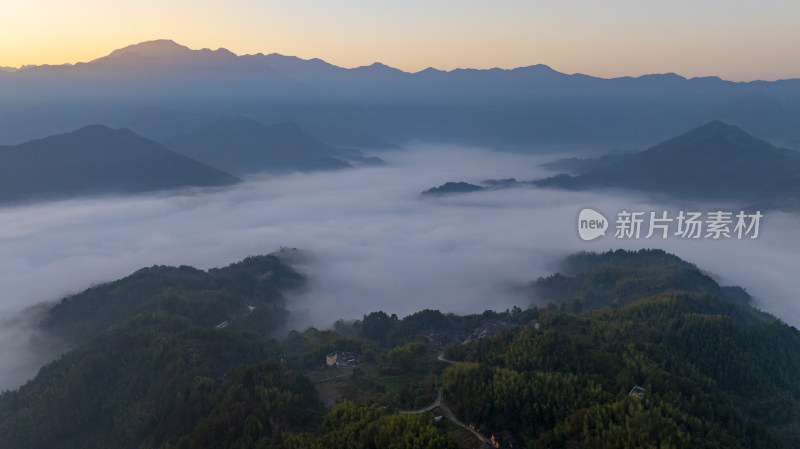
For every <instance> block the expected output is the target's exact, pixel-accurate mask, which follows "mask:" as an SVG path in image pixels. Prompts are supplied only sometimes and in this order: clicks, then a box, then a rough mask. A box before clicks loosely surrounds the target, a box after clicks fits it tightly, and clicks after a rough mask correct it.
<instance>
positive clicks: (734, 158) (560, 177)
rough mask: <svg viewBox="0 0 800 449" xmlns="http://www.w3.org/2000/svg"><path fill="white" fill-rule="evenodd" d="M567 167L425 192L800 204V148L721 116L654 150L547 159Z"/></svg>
mask: <svg viewBox="0 0 800 449" xmlns="http://www.w3.org/2000/svg"><path fill="white" fill-rule="evenodd" d="M542 165H543V166H544V167H546V168H549V169H551V170H556V171H562V172H564V173H560V174H557V175H555V176H551V177H548V178H543V179H537V180H533V181H517V180H516V179H514V178H509V179H501V180H495V179H488V180H485V181H482V182H481V183H480V185H474V184H468V183H464V182H461V183H456V182H448V183H446V184H443V185H441V186H439V187H435V188H431V189H428V190H426V191H424V192H423V193H425V194H431V193H439V194H441V193H467V192H472V191H477V190H486V189H504V188H510V187H518V186H525V185H528V186H529V185H534V186H537V187H555V188H562V189H568V190H597V189H605V188H615V189H626V190H635V191H641V192H647V193H649V194H653V195H658V196H662V197H663V196H667V197H671V198H673V199H685V200H686V199H688V200H727V201H736V202H739V203H742V204H743V205H744V206H745V207H748V208H750V207H754V208H755V207H760V208H768V209H772V208H789V209H796V208H798V207H800V152H797V151H795V150H789V149H781V148H776V147H775V146H773V145H772V144H770V143H769V142H767V141H765V140H761V139H758V138H756V137H753V136H752V135H750V134H748V133H746V132H744V131H743V130H742V129H740V128H739V127H736V126H733V125H728V124H725V123H723V122H721V121H713V122H709V123H707V124H705V125H703V126H700V127H698V128H695V129H692V130H690V131H688V132H685V133H683V134H681V135H679V136H677V137H674V138H672V139H668V140H666V141H664V142H661V143H659V144H658V145H655V146H653V147H651V148H649V149H647V150H643V151H634V152H618V153H611V154H606V155H603V156H600V157H596V158H575V157H572V158H565V159H558V160H555V161H552V162H548V163H545V164H542Z"/></svg>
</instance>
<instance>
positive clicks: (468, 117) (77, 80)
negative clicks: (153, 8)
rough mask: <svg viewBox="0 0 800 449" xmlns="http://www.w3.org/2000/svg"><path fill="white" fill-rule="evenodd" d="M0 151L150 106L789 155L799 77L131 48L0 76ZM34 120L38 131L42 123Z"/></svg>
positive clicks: (351, 130)
mask: <svg viewBox="0 0 800 449" xmlns="http://www.w3.org/2000/svg"><path fill="white" fill-rule="evenodd" d="M0 104H2V105H3V106H2V107H0V123H4V126H3V127H2V128H1V129H0V142H3V143H6V144H10V143H19V142H23V141H26V140H30V139H32V138H37V137H40V136H42V135H49V134H53V133H55V132H63V129H65V128H66V129H70V128H72V129H74V128H76V127H78V126H81V125H82V124H86V123H103V124H106V125H108V126H114V127H126V128H130V129H133V130H136V131H137V132H140V133H142V135H144V136H146V137H151V138H159V139H161V138H168V137H174V136H177V135H180V134H182V133H185V127H183V126H181V124H180V123H173V126H174V130H173V131H170V130H168V129H164V127H163V126H162V127H161V128H160V129H159V130H158V133H159V136H156V135H155V134H150V130H149V129H145V128H141V129H139V128H136V127H135V126H133V125H134V124H133V123H132V121H133V119H132V116H136V115H138V111H142V110H146V109H150V108H155V109H161V110H164V109H167V110H171V111H174V112H176V114H175V115H174V117H178V114H177V113H184V114H186V116H187V120H192V117H196V115H197V114H200V115H203V114H205V115H211V116H214V117H218V116H220V115H228V116H237V115H241V116H247V117H251V118H253V119H254V120H257V121H259V122H262V123H281V122H289V121H291V122H294V123H297V124H298V126H300V127H301V128H302V129H304V130H307V131H309V132H310V133H311V134H313V135H315V136H318V137H319V138H321V139H322V140H323V141H325V142H328V143H330V144H332V145H334V146H343V147H353V148H361V149H365V148H367V149H376V148H390V147H393V144H401V145H402V144H405V143H407V142H409V141H412V140H415V139H417V140H427V141H448V142H451V143H470V144H478V145H488V146H492V147H496V148H501V149H514V150H518V151H552V150H559V149H564V148H568V149H571V150H582V151H585V152H590V151H599V150H602V151H608V150H611V149H618V148H646V147H649V146H652V145H653V144H654V143H656V142H659V141H662V140H664V139H667V138H669V137H670V136H674V135H676V134H678V133H679V132H681V131H682V130H685V129H690V128H693V127H696V126H698V125H700V124H702V123H707V122H709V121H712V120H724V121H726V122H727V123H730V124H733V125H736V126H738V127H740V128H742V129H743V130H745V131H747V132H749V133H753V134H756V135H758V136H760V137H762V138H763V139H765V140H767V141H769V142H771V143H773V144H774V145H777V146H781V147H788V148H795V149H796V148H800V79H791V80H780V81H772V82H767V81H752V82H744V83H740V82H731V81H725V80H722V79H719V78H716V77H706V78H691V79H686V78H684V77H681V76H679V75H676V74H671V73H668V74H654V75H646V76H640V77H636V78H633V77H620V78H613V79H604V78H597V77H592V76H588V75H582V74H565V73H560V72H558V71H556V70H554V69H552V68H550V67H548V66H546V65H541V64H538V65H531V66H528V67H519V68H515V69H499V68H494V69H486V70H477V69H456V70H450V71H442V70H436V69H433V68H429V69H426V70H423V71H420V72H417V73H408V72H403V71H401V70H398V69H395V68H392V67H388V66H386V65H384V64H381V63H374V64H371V65H366V66H362V67H356V68H342V67H337V66H335V65H333V64H329V63H327V62H325V61H322V60H320V59H308V60H305V59H300V58H296V57H292V56H285V55H279V54H274V53H273V54H266V55H264V54H255V55H242V56H237V55H235V54H233V53H232V52H230V51H228V50H225V49H218V50H209V49H203V50H191V49H189V48H187V47H185V46H182V45H179V44H177V43H175V42H173V41H169V40H159V41H151V42H144V43H140V44H136V45H131V46H128V47H125V48H122V49H119V50H115V51H113V52H111V53H110V54H109V55H107V56H104V57H101V58H98V59H95V60H93V61H90V62H86V63H79V64H74V65H61V66H32V67H23V68H20V69H19V70H15V71H11V72H5V71H2V72H0ZM43 118H46V120H43Z"/></svg>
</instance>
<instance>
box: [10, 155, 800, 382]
mask: <svg viewBox="0 0 800 449" xmlns="http://www.w3.org/2000/svg"><path fill="white" fill-rule="evenodd" d="M382 156H383V157H385V158H386V159H387V161H388V162H390V163H389V164H388V165H386V166H380V167H369V168H359V169H353V170H344V171H335V172H324V173H311V174H300V173H297V174H292V175H286V176H270V177H264V178H257V179H250V180H249V182H246V183H243V184H240V185H237V186H234V187H232V188H229V189H223V190H220V191H216V192H206V193H205V194H202V195H198V194H195V193H194V192H192V191H188V192H177V193H176V192H173V193H170V194H156V195H137V196H129V197H124V198H101V199H91V198H89V199H87V198H83V199H73V200H67V201H59V202H50V203H36V204H32V205H28V206H20V207H3V208H0V223H2V224H3V225H2V226H1V227H0V285H2V286H3V288H2V290H0V390H3V389H4V388H13V387H15V386H17V385H19V384H20V383H21V382H23V381H24V380H25V379H27V378H29V377H30V376H32V375H33V374H35V373H36V370H37V369H38V367H39V366H41V364H42V363H44V362H46V361H47V360H48V359H47V358H48V357H52V356H53V354H52V353H48V352H47V351H43V348H44V347H45V346H46V345H45V344H44V342H43V340H42V338H43V337H42V336H41V335H39V334H38V333H37V332H36V331H35V330H34V327H31V324H33V323H35V322H36V320H35V317H36V315H35V314H33V312H32V311H30V310H28V311H26V312H23V310H25V309H26V308H27V307H30V306H34V305H36V304H40V303H52V302H54V301H57V300H59V299H60V298H63V297H64V296H66V295H68V294H73V293H79V292H81V291H83V290H85V289H86V288H88V287H90V286H91V285H93V284H97V283H102V282H108V281H112V280H115V279H118V278H121V277H124V276H126V275H128V274H130V273H132V272H134V271H136V270H137V269H139V268H142V267H147V266H152V265H155V264H158V265H173V266H175V265H181V264H186V265H192V266H195V267H198V268H202V269H207V268H211V267H220V266H226V265H228V264H230V263H233V262H236V261H239V260H241V259H244V258H245V257H247V256H249V255H256V254H267V253H270V252H273V251H276V250H278V249H279V248H280V247H281V246H284V247H296V248H299V249H300V250H301V254H302V256H303V257H302V258H300V259H298V260H297V261H296V262H295V263H293V264H292V265H293V266H294V267H295V268H296V269H297V270H298V271H300V272H302V273H304V274H306V275H307V277H308V280H309V281H308V282H309V285H308V288H307V289H306V290H304V291H302V292H293V293H291V295H290V298H289V301H288V308H289V309H290V311H291V313H292V317H293V319H294V320H295V321H293V322H292V323H291V327H292V328H295V329H300V330H302V329H305V328H306V327H307V326H309V325H313V326H317V327H320V328H325V327H328V326H330V325H331V324H332V322H333V321H334V320H336V319H338V318H344V319H353V318H360V317H362V316H363V315H364V314H366V313H369V312H372V311H376V310H383V311H385V312H387V313H396V314H398V316H400V317H402V316H405V315H408V314H410V313H413V312H416V311H419V310H422V309H425V308H435V309H440V310H442V311H447V312H456V313H480V312H483V311H484V310H487V309H493V310H501V311H502V310H505V309H506V308H510V307H513V306H514V305H517V306H520V307H523V308H525V307H527V306H528V305H530V304H531V303H530V298H526V297H524V296H522V295H520V294H519V293H518V291H515V289H514V287H516V286H519V285H522V284H525V283H527V282H530V281H533V280H535V279H537V278H538V277H540V276H547V275H549V274H552V273H553V272H554V271H555V270H556V268H555V266H556V264H557V262H558V261H560V260H561V259H562V258H563V257H564V256H566V255H567V254H570V253H573V252H576V251H582V250H586V251H605V250H608V249H612V248H613V249H616V248H626V249H639V248H650V247H658V248H662V249H664V250H666V251H669V252H672V253H674V254H677V255H678V256H680V257H682V258H684V259H686V260H688V261H689V262H692V263H695V264H696V265H697V266H698V267H700V268H701V269H703V270H707V271H708V272H709V273H710V274H711V275H713V276H714V277H715V278H716V279H718V280H719V281H720V282H721V283H723V284H726V285H740V286H742V287H744V288H746V289H747V290H748V291H749V292H750V293H751V294H752V295H753V296H754V297H755V298H756V303H755V305H756V306H757V307H759V308H761V309H763V310H766V311H768V312H771V313H773V314H775V315H776V316H779V317H781V319H783V320H784V321H785V322H787V323H789V324H791V325H794V326H800V303H798V302H797V299H796V292H797V291H798V290H800V279H798V277H797V254H800V239H798V238H797V237H796V235H797V229H800V215H797V214H793V215H789V214H781V213H778V212H771V211H770V212H766V213H765V216H764V218H763V221H762V224H761V227H760V233H759V237H758V238H757V239H747V238H745V239H742V240H737V239H722V240H712V239H699V240H682V239H679V238H668V239H666V240H646V239H639V240H637V239H623V240H619V239H615V238H614V237H613V231H610V232H608V233H607V235H606V236H605V237H601V238H598V239H596V240H593V241H591V242H585V241H583V240H581V239H580V238H579V237H578V232H577V217H578V213H579V211H580V210H581V209H582V208H584V207H591V208H594V209H596V210H598V211H602V212H604V213H606V214H607V217H613V215H612V214H614V213H615V211H619V210H622V209H626V210H629V211H659V210H662V209H663V208H666V207H672V206H669V205H664V204H655V203H653V202H652V201H650V200H648V199H647V198H645V197H643V196H641V195H636V194H629V193H626V194H623V193H620V192H568V191H561V190H554V189H535V188H532V187H531V188H525V187H520V188H516V189H506V190H497V191H487V192H477V193H472V194H467V195H455V196H450V197H433V198H430V197H424V196H422V195H420V192H421V191H422V190H424V189H427V188H429V187H432V186H436V185H440V184H442V183H444V182H445V181H449V180H452V181H456V180H463V181H467V182H480V181H481V180H483V179H486V178H505V177H517V179H521V180H524V179H533V178H538V177H541V176H545V175H548V174H551V173H549V172H546V171H545V170H544V169H542V168H541V167H539V164H540V163H541V162H543V161H544V160H545V158H544V157H543V156H529V155H521V154H509V153H495V152H490V151H487V150H481V149H476V148H461V147H443V146H430V145H424V146H418V147H408V151H405V152H394V153H386V154H385V155H384V154H382ZM708 207H709V208H712V209H715V208H726V209H725V210H728V209H727V206H726V205H724V204H713V205H708ZM39 310H43V308H39ZM20 313H22V315H20Z"/></svg>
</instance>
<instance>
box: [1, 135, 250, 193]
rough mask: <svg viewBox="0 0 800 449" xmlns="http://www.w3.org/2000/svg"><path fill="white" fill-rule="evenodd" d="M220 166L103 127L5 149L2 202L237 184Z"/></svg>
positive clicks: (2, 165) (5, 147) (2, 166)
mask: <svg viewBox="0 0 800 449" xmlns="http://www.w3.org/2000/svg"><path fill="white" fill-rule="evenodd" d="M238 181H239V180H238V179H237V178H235V177H233V176H231V175H229V174H227V173H225V172H222V171H220V170H218V169H216V168H212V167H209V166H207V165H204V164H202V163H200V162H198V161H196V160H194V159H191V158H189V157H187V156H184V155H180V154H177V153H174V152H173V151H170V150H168V149H166V148H164V147H163V146H162V145H160V144H158V143H156V142H154V141H152V140H149V139H146V138H144V137H141V136H139V135H137V134H135V133H133V132H131V131H129V130H126V129H118V130H114V129H111V128H108V127H106V126H102V125H92V126H87V127H84V128H81V129H78V130H76V131H73V132H70V133H66V134H59V135H54V136H50V137H46V138H44V139H40V140H34V141H30V142H27V143H23V144H19V145H14V146H2V147H0V201H2V202H11V201H20V200H33V199H52V198H66V197H72V196H78V195H89V194H119V193H134V192H147V191H156V190H164V189H174V188H181V187H207V186H223V185H228V184H233V183H236V182H238Z"/></svg>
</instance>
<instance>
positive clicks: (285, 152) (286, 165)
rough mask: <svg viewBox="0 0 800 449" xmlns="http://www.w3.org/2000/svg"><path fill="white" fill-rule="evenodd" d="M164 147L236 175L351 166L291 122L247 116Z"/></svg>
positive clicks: (229, 120) (175, 139) (208, 128)
mask: <svg viewBox="0 0 800 449" xmlns="http://www.w3.org/2000/svg"><path fill="white" fill-rule="evenodd" d="M165 145H166V146H167V147H168V148H171V149H173V150H174V151H176V152H178V153H181V154H185V155H187V156H189V157H191V158H194V159H197V160H198V161H201V162H203V163H206V164H208V165H211V166H213V167H219V168H220V169H222V170H225V171H227V172H229V173H233V174H234V175H237V176H239V175H246V174H253V173H258V172H287V171H313V170H332V169H339V168H346V167H350V166H351V165H350V164H349V163H347V162H345V161H343V160H341V159H338V158H336V157H334V156H335V155H336V150H335V149H334V148H333V147H331V146H329V145H327V144H325V143H323V142H322V141H320V140H318V139H316V138H315V137H313V136H311V135H309V134H308V133H306V132H305V131H303V130H302V129H300V127H298V126H297V125H295V124H294V123H290V122H289V123H279V124H276V125H271V126H268V125H264V124H262V123H259V122H257V121H255V120H251V119H249V118H245V117H229V118H224V119H221V120H219V121H217V122H215V123H213V124H211V125H209V126H207V127H204V128H203V129H201V130H199V131H197V132H194V133H191V134H186V135H182V136H178V137H174V138H171V139H168V140H167V141H166V142H165Z"/></svg>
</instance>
